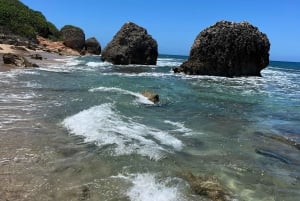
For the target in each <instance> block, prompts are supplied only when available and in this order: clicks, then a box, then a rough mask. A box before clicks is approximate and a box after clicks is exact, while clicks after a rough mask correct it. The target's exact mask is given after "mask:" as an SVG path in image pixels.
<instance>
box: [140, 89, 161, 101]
mask: <svg viewBox="0 0 300 201" xmlns="http://www.w3.org/2000/svg"><path fill="white" fill-rule="evenodd" d="M142 95H143V96H145V97H147V98H148V99H149V100H150V101H152V102H153V103H158V102H159V95H158V94H156V93H153V92H149V91H143V93H142Z"/></svg>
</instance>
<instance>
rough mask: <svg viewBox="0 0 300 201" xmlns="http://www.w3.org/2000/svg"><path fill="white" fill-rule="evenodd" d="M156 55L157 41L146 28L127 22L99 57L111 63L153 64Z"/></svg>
mask: <svg viewBox="0 0 300 201" xmlns="http://www.w3.org/2000/svg"><path fill="white" fill-rule="evenodd" d="M157 56H158V51H157V42H156V41H155V40H154V39H153V38H152V37H151V36H150V35H149V34H148V33H147V30H146V29H144V28H142V27H140V26H138V25H136V24H134V23H132V22H128V23H125V24H124V25H123V26H122V28H121V29H120V31H119V32H118V33H117V34H116V35H115V36H114V38H113V40H112V41H111V42H110V43H109V44H108V45H107V46H106V47H105V49H104V50H103V51H102V56H101V58H102V60H103V61H108V62H111V63H113V64H122V65H128V64H142V65H155V64H156V60H157Z"/></svg>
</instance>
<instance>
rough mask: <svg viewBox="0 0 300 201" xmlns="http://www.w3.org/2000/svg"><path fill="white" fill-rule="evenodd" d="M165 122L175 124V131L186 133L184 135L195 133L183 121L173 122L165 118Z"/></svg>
mask: <svg viewBox="0 0 300 201" xmlns="http://www.w3.org/2000/svg"><path fill="white" fill-rule="evenodd" d="M164 123H166V124H170V125H172V126H174V127H175V128H174V130H173V131H175V132H180V133H184V135H193V133H194V132H193V130H192V129H189V128H187V127H185V125H184V124H183V123H181V122H173V121H169V120H165V121H164Z"/></svg>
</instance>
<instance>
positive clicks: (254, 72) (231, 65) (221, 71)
mask: <svg viewBox="0 0 300 201" xmlns="http://www.w3.org/2000/svg"><path fill="white" fill-rule="evenodd" d="M269 50H270V43H269V40H268V38H267V35H266V34H264V33H262V32H260V31H259V30H258V28H257V27H254V26H253V25H251V24H250V23H248V22H241V23H234V22H228V21H220V22H217V23H216V24H215V25H213V26H210V27H208V28H207V29H205V30H203V31H201V32H200V33H199V35H198V36H197V37H196V39H195V41H194V44H193V46H192V48H191V51H190V55H189V59H188V60H187V61H186V62H184V63H183V64H182V65H181V66H180V67H179V68H175V69H173V70H174V72H175V73H178V72H183V73H185V74H191V75H213V76H225V77H236V76H261V75H260V71H261V70H262V69H264V68H265V67H267V65H268V64H269Z"/></svg>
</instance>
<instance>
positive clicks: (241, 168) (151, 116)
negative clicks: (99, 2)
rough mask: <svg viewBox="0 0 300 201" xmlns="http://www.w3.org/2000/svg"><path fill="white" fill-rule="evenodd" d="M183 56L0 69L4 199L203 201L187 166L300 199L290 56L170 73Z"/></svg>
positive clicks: (251, 192) (256, 190)
mask: <svg viewBox="0 0 300 201" xmlns="http://www.w3.org/2000/svg"><path fill="white" fill-rule="evenodd" d="M186 59H187V57H184V56H171V55H161V56H160V57H159V58H158V62H157V65H153V66H139V65H129V66H115V65H112V64H110V63H107V62H101V61H100V58H99V57H98V56H89V57H67V58H62V59H60V61H58V62H57V63H49V64H47V62H45V64H44V65H42V66H41V67H40V68H37V69H26V70H23V69H16V70H11V71H6V72H0V85H1V91H0V110H1V111H0V117H1V120H0V146H1V151H0V171H1V172H0V194H2V197H3V199H15V200H114V201H115V200H132V201H148V200H155V201H175V200H178V201H181V200H187V201H189V200H209V198H207V197H206V196H205V195H198V194H196V193H195V192H194V191H193V189H192V188H191V185H190V184H189V182H188V181H187V180H186V179H185V176H184V175H186V174H190V173H192V174H193V175H196V176H204V177H205V176H206V177H214V178H216V179H217V180H218V181H219V183H220V184H221V185H222V187H223V188H224V190H225V191H226V192H227V193H228V195H229V197H228V199H231V200H266V201H267V200H268V201H269V200H274V201H275V200H286V201H292V200H293V201H294V200H299V199H300V191H299V189H300V150H299V143H300V126H299V125H300V84H299V83H300V63H292V62H271V63H270V65H269V66H268V67H267V68H266V69H264V70H263V71H262V77H239V78H225V77H214V76H189V75H183V74H174V73H173V72H172V68H174V67H177V66H179V65H180V64H181V63H182V62H183V61H185V60H186ZM145 90H146V91H151V92H155V93H157V94H159V97H160V102H159V103H158V104H153V103H152V102H151V101H149V100H148V99H146V98H145V97H144V96H142V95H141V93H142V92H143V91H145ZM282 139H286V140H282ZM0 196H1V195H0ZM0 200H1V198H0Z"/></svg>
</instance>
